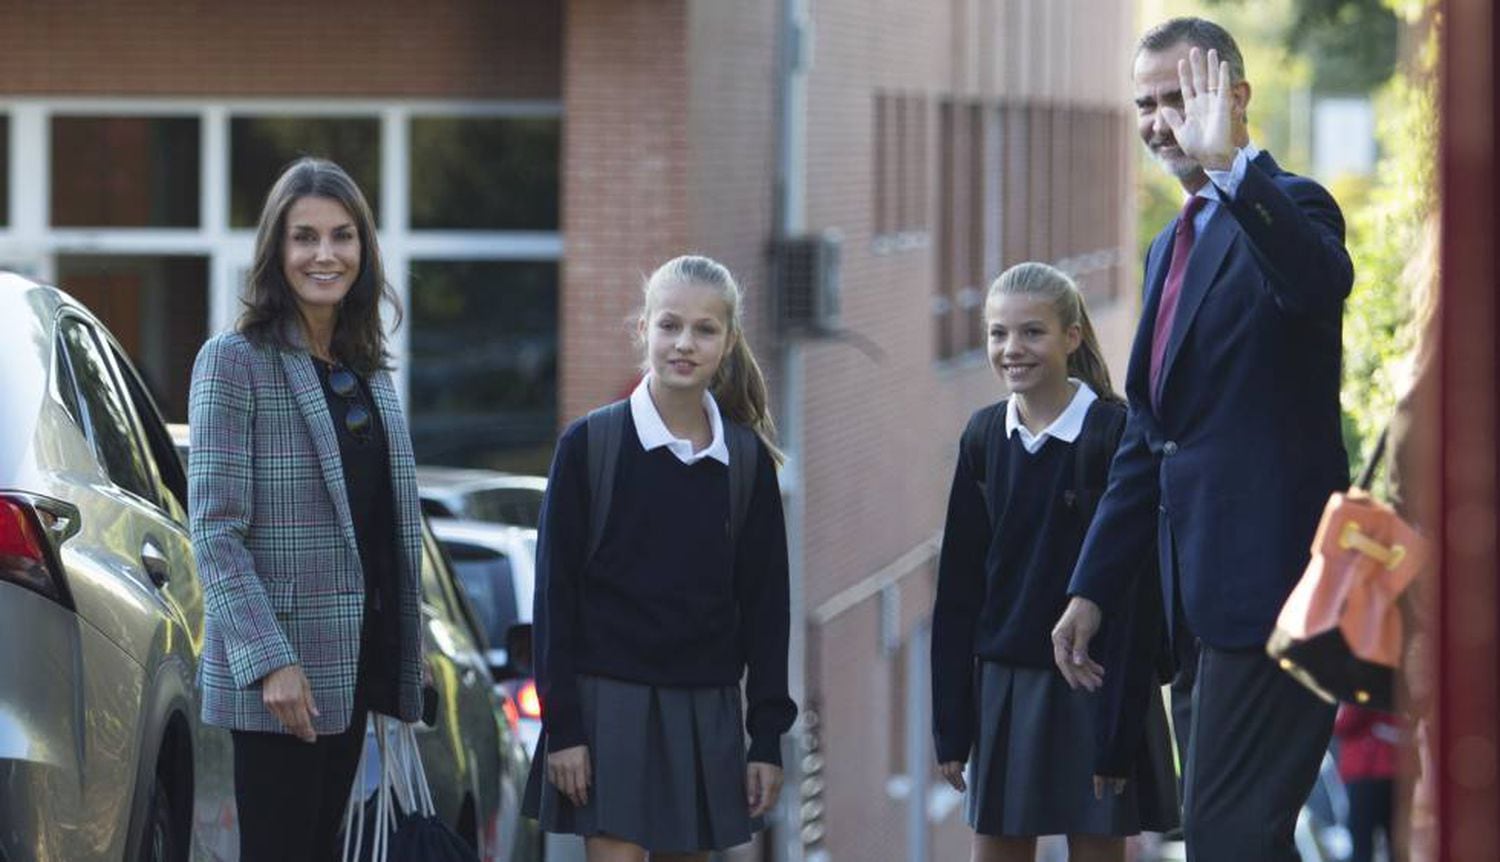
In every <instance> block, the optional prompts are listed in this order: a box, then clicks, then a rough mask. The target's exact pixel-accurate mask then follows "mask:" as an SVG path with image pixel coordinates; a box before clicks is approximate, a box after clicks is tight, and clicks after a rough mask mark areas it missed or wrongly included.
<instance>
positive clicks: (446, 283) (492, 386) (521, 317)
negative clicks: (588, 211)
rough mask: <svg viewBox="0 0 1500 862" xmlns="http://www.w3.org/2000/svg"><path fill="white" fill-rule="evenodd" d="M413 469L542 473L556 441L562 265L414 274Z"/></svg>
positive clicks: (498, 264) (451, 268)
mask: <svg viewBox="0 0 1500 862" xmlns="http://www.w3.org/2000/svg"><path fill="white" fill-rule="evenodd" d="M410 319H411V370H410V386H411V390H410V391H411V412H412V438H413V443H414V444H415V445H416V450H417V461H418V462H419V463H424V464H447V465H452V466H469V467H492V468H495V469H501V470H511V471H514V472H519V473H545V472H546V471H547V465H548V463H549V462H550V460H551V457H552V443H553V438H554V436H555V435H556V433H557V264H556V263H555V262H552V261H417V262H414V263H413V264H412V267H411V318H410Z"/></svg>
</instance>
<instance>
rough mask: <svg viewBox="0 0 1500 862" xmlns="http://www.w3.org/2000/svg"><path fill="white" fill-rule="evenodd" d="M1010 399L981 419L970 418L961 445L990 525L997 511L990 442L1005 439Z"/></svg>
mask: <svg viewBox="0 0 1500 862" xmlns="http://www.w3.org/2000/svg"><path fill="white" fill-rule="evenodd" d="M1008 401H1009V399H1006V400H1002V401H1001V402H1000V403H998V404H996V405H995V406H994V408H993V409H991V408H986V409H987V410H989V412H988V413H987V414H986V415H985V416H984V417H983V421H979V416H978V414H976V415H975V418H974V419H973V420H970V422H969V424H968V426H967V427H965V428H964V434H963V438H962V440H961V442H960V443H959V445H960V446H962V447H963V451H964V453H965V456H966V457H967V458H968V459H969V465H970V466H971V467H973V469H974V472H975V479H976V480H977V481H978V483H979V496H981V497H983V498H984V507H985V511H986V512H988V514H989V520H990V527H991V528H993V527H994V525H995V513H994V512H991V511H990V495H989V490H988V489H989V487H990V483H992V482H993V481H994V479H995V477H994V476H991V475H990V442H991V441H994V440H1003V439H1004V434H1005V424H1004V423H1005V411H1006V410H1007V409H1009V405H1008V403H1007V402H1008Z"/></svg>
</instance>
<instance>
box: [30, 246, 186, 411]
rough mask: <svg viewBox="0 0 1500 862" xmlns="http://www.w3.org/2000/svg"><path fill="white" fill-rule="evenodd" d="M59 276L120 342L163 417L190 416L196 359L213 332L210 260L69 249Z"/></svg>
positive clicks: (60, 261) (60, 262)
mask: <svg viewBox="0 0 1500 862" xmlns="http://www.w3.org/2000/svg"><path fill="white" fill-rule="evenodd" d="M57 278H58V283H59V284H60V285H61V286H62V288H63V289H64V290H66V291H68V293H70V294H72V296H73V297H74V298H75V299H77V300H78V301H79V302H82V303H83V304H84V305H86V306H88V308H89V310H90V311H92V312H93V313H94V316H96V317H98V318H99V320H100V321H102V322H103V323H104V325H105V326H106V327H107V328H108V329H109V331H110V334H112V335H113V336H114V337H115V339H116V340H117V341H119V343H120V346H121V347H123V348H124V349H125V353H126V355H127V356H129V357H130V360H131V362H132V363H134V365H135V367H136V370H137V371H139V372H140V375H141V379H142V381H143V382H144V383H145V386H146V388H147V390H149V391H150V393H151V397H152V399H153V400H155V401H156V404H157V407H158V409H160V410H161V414H162V416H163V417H164V418H165V419H166V420H167V421H168V422H186V421H187V396H188V383H189V378H190V377H191V376H192V371H193V360H194V359H195V358H196V357H197V355H198V346H199V345H201V344H202V343H203V340H204V339H205V338H207V337H208V281H209V273H208V258H206V257H186V256H184V257H175V256H173V257H166V256H163V257H157V256H145V255H143V256H139V257H137V256H119V257H116V256H113V255H84V254H64V255H58V258H57Z"/></svg>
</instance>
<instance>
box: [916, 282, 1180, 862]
mask: <svg viewBox="0 0 1500 862" xmlns="http://www.w3.org/2000/svg"><path fill="white" fill-rule="evenodd" d="M984 317H985V327H986V331H987V333H988V352H989V359H990V365H991V366H992V367H993V369H994V371H995V374H996V375H997V376H998V377H999V378H1000V381H1001V383H1003V384H1004V387H1005V389H1006V391H1007V397H1006V398H1003V399H1001V400H1000V401H998V402H997V403H995V404H992V405H990V406H988V407H985V408H983V409H981V410H979V411H978V412H976V413H975V414H974V416H973V417H972V418H971V419H970V420H969V424H968V426H967V428H965V430H964V433H963V436H962V437H961V438H960V444H959V455H958V464H957V467H956V469H955V472H954V478H953V485H952V490H951V492H950V494H949V500H948V515H947V521H946V525H945V527H944V533H943V546H942V552H941V555H940V558H939V563H938V585H937V597H936V601H935V604H934V608H933V621H932V693H933V739H934V743H935V747H936V753H937V760H938V768H939V771H940V772H941V774H942V776H943V777H944V778H945V779H946V780H947V781H948V782H949V783H950V784H951V785H952V786H953V787H954V789H956V790H958V791H959V792H961V793H966V794H967V796H968V799H967V804H968V822H969V825H970V826H971V827H972V828H973V829H974V833H975V834H974V842H973V855H972V858H973V859H974V860H976V862H1021V860H1025V862H1032V860H1034V859H1035V857H1036V839H1037V837H1038V836H1041V835H1066V836H1067V839H1068V858H1069V859H1070V860H1073V862H1119V860H1123V859H1124V853H1125V840H1124V836H1127V835H1131V834H1134V833H1137V832H1140V831H1142V830H1143V829H1145V830H1151V831H1164V830H1166V829H1168V828H1170V827H1171V826H1173V825H1175V823H1176V817H1177V815H1176V802H1177V799H1176V785H1175V779H1174V778H1173V772H1172V762H1171V759H1170V758H1171V753H1170V738H1169V735H1168V731H1167V725H1166V713H1165V710H1164V709H1163V707H1162V702H1161V697H1160V695H1159V694H1158V693H1156V690H1155V670H1154V665H1155V659H1156V658H1157V653H1156V647H1157V644H1158V642H1159V641H1160V639H1161V634H1160V617H1161V612H1160V598H1159V594H1158V593H1156V592H1153V590H1152V587H1153V585H1154V584H1155V578H1156V570H1155V568H1154V567H1149V568H1148V567H1146V566H1143V567H1142V572H1141V575H1140V577H1139V578H1138V581H1137V591H1138V593H1139V595H1140V601H1139V602H1137V603H1136V605H1135V607H1136V609H1137V611H1138V613H1136V614H1134V615H1131V616H1129V617H1127V618H1125V619H1123V620H1122V621H1121V622H1120V624H1119V625H1117V626H1116V628H1115V629H1114V630H1112V631H1111V632H1110V636H1109V637H1108V638H1106V639H1105V640H1104V641H1102V642H1101V646H1102V647H1103V651H1102V653H1101V655H1099V656H1097V658H1098V659H1099V660H1100V661H1101V662H1102V664H1103V666H1104V667H1105V668H1106V669H1107V673H1106V675H1105V679H1106V684H1105V687H1104V689H1103V690H1102V691H1101V692H1099V693H1090V692H1085V691H1074V690H1073V689H1071V688H1070V687H1069V686H1068V684H1067V682H1066V681H1064V680H1063V678H1062V676H1061V674H1059V673H1058V671H1057V670H1056V668H1055V666H1054V665H1053V661H1052V643H1051V638H1050V634H1051V631H1050V630H1051V625H1052V623H1053V621H1055V620H1056V619H1057V617H1058V616H1059V614H1060V613H1061V612H1062V609H1063V608H1064V607H1065V606H1066V604H1067V600H1068V596H1067V586H1068V580H1069V578H1070V576H1071V575H1072V572H1073V565H1074V563H1075V562H1076V561H1077V559H1078V554H1079V551H1080V549H1081V547H1082V544H1083V537H1084V534H1085V533H1086V532H1087V530H1088V525H1089V521H1090V520H1091V518H1092V517H1093V511H1094V507H1095V505H1097V503H1098V500H1099V498H1100V497H1101V496H1102V495H1103V491H1104V487H1105V485H1106V483H1107V481H1108V471H1109V462H1110V459H1111V457H1112V455H1113V453H1114V450H1115V449H1116V448H1117V447H1118V445H1119V441H1120V438H1121V436H1122V434H1123V432H1124V428H1125V419H1126V408H1125V402H1124V400H1123V399H1122V398H1120V396H1119V395H1117V394H1116V393H1115V391H1114V389H1113V387H1112V386H1111V384H1110V378H1109V369H1108V367H1106V365H1105V363H1104V357H1103V355H1102V354H1101V352H1100V350H1099V342H1098V339H1097V337H1096V336H1095V334H1094V328H1093V324H1092V323H1091V322H1090V321H1089V315H1088V309H1087V308H1086V307H1085V304H1084V301H1083V295H1082V294H1081V293H1080V292H1079V290H1078V286H1077V285H1076V284H1075V283H1074V282H1073V280H1072V279H1071V278H1070V277H1068V275H1067V274H1066V273H1064V272H1062V271H1060V270H1058V269H1056V268H1054V267H1051V266H1048V265H1046V264H1043V263H1022V264H1018V265H1016V266H1013V267H1011V268H1010V269H1007V270H1006V271H1005V272H1003V273H1001V275H1000V277H999V278H997V279H996V280H995V282H994V284H992V285H991V286H990V289H989V294H988V296H987V297H986V301H985V307H984ZM1153 559H1154V558H1153ZM1122 616H1124V615H1122ZM1153 695H1154V696H1153Z"/></svg>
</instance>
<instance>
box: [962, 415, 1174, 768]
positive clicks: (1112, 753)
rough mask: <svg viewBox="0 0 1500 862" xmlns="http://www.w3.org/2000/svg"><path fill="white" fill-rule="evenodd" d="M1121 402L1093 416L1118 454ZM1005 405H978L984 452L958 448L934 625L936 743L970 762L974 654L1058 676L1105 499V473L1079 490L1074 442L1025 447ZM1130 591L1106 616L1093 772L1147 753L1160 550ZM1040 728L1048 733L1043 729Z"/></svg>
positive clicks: (1158, 639) (1158, 630) (977, 428)
mask: <svg viewBox="0 0 1500 862" xmlns="http://www.w3.org/2000/svg"><path fill="white" fill-rule="evenodd" d="M1125 409H1126V408H1125V407H1124V406H1123V405H1120V404H1117V403H1112V402H1106V401H1103V400H1099V401H1095V402H1094V403H1093V404H1092V405H1091V406H1090V409H1089V412H1088V414H1087V416H1086V418H1085V419H1084V424H1085V428H1089V426H1090V425H1091V424H1094V423H1101V422H1103V423H1110V425H1109V426H1107V429H1108V433H1109V435H1110V436H1109V439H1110V441H1111V444H1112V445H1110V446H1109V452H1110V453H1111V454H1112V453H1113V451H1114V449H1115V448H1116V446H1117V445H1118V443H1119V438H1120V435H1121V434H1122V433H1123V430H1124V425H1125V423H1124V415H1125ZM1005 410H1006V402H1005V401H1001V402H999V403H998V404H994V405H991V406H989V407H986V408H983V409H981V410H979V411H978V412H976V413H975V414H974V416H973V417H972V418H971V419H970V420H969V426H970V431H967V432H966V435H965V436H967V435H968V434H970V433H982V431H983V430H984V429H990V431H991V433H990V434H989V435H988V436H987V437H985V438H984V439H985V446H984V448H983V453H982V456H981V457H982V458H983V459H985V460H984V463H975V462H974V454H973V453H971V452H968V451H965V450H966V448H967V447H964V446H962V445H960V447H959V449H960V451H959V456H958V463H957V466H956V467H955V470H954V476H953V487H952V491H951V492H950V495H949V499H948V515H947V521H946V524H945V527H944V532H943V548H942V553H941V556H940V558H939V563H938V587H937V598H936V601H935V604H934V607H933V623H932V696H933V739H934V743H935V746H936V750H937V757H938V761H939V762H951V761H964V760H967V759H968V757H969V751H970V749H971V747H972V746H973V744H974V737H975V727H974V716H975V698H974V665H975V660H976V658H977V659H982V660H986V661H993V662H999V663H1001V664H1007V665H1012V666H1018V667H1029V668H1039V669H1045V670H1049V671H1051V672H1052V673H1058V671H1057V670H1056V667H1055V665H1054V663H1053V656H1052V637H1051V635H1052V626H1053V625H1055V624H1056V623H1057V620H1058V618H1059V617H1060V616H1062V612H1063V610H1064V609H1065V608H1066V607H1067V604H1068V580H1069V578H1070V576H1071V575H1072V572H1073V566H1074V564H1075V563H1076V562H1077V561H1078V553H1079V550H1080V549H1081V548H1082V546H1083V538H1084V534H1085V533H1086V532H1087V529H1088V522H1087V520H1086V519H1087V517H1089V515H1091V513H1092V509H1093V506H1094V505H1095V504H1097V502H1098V498H1099V497H1100V496H1101V495H1102V492H1103V489H1104V486H1105V482H1106V479H1107V475H1104V474H1105V473H1107V469H1108V459H1103V460H1102V461H1101V464H1100V466H1099V468H1098V469H1099V470H1100V472H1101V474H1100V475H1094V476H1089V477H1086V480H1085V486H1086V487H1084V488H1077V487H1075V485H1077V484H1078V483H1077V476H1076V470H1077V468H1076V462H1075V459H1076V451H1075V443H1081V442H1082V441H1083V439H1084V437H1085V435H1086V434H1087V432H1085V434H1081V435H1080V436H1079V438H1078V439H1077V441H1075V443H1067V442H1064V441H1062V440H1058V439H1056V438H1051V437H1049V438H1048V439H1047V441H1046V443H1045V444H1044V445H1043V446H1042V448H1041V449H1039V450H1038V451H1037V452H1036V453H1034V454H1032V453H1028V452H1026V450H1025V448H1024V447H1023V446H1022V445H1021V439H1020V435H1019V434H1015V435H1011V436H1009V437H1006V436H1005V418H1004V417H1005ZM1132 589H1133V590H1134V592H1135V593H1136V596H1137V601H1134V602H1122V603H1121V606H1120V610H1119V612H1118V613H1114V612H1112V613H1111V615H1110V616H1109V617H1108V618H1107V619H1106V620H1105V626H1104V630H1103V631H1101V632H1100V633H1099V635H1098V636H1097V637H1096V638H1095V640H1094V642H1093V643H1092V644H1091V645H1090V653H1091V654H1092V656H1093V658H1094V659H1095V660H1096V661H1099V662H1100V663H1101V664H1102V665H1104V667H1105V684H1104V687H1103V688H1102V689H1101V691H1100V692H1099V693H1097V695H1096V696H1097V697H1098V705H1099V710H1098V714H1097V715H1098V719H1097V722H1096V730H1097V732H1096V734H1095V751H1096V756H1095V772H1096V773H1097V774H1099V775H1108V776H1117V777H1131V776H1132V775H1133V772H1134V764H1135V762H1136V760H1137V757H1138V756H1139V754H1140V752H1141V738H1142V736H1141V734H1142V730H1143V728H1144V723H1145V716H1146V710H1147V698H1148V697H1149V696H1150V695H1151V694H1152V692H1153V691H1154V690H1155V687H1156V685H1157V664H1158V659H1159V658H1160V656H1161V655H1162V654H1163V650H1162V646H1163V635H1162V625H1161V599H1160V585H1159V583H1158V582H1157V578H1156V566H1155V555H1154V554H1152V555H1150V559H1148V560H1143V561H1142V565H1141V573H1140V574H1139V575H1138V576H1137V579H1136V581H1135V583H1134V584H1133V585H1132ZM1039 730H1040V729H1039Z"/></svg>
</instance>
